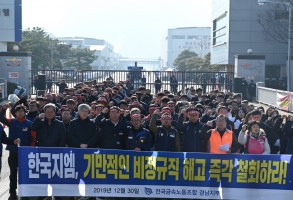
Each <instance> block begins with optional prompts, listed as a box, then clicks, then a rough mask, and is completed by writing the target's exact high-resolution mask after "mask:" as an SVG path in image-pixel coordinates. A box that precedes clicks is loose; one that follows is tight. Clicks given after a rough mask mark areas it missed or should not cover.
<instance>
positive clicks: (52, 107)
mask: <svg viewBox="0 0 293 200" xmlns="http://www.w3.org/2000/svg"><path fill="white" fill-rule="evenodd" d="M61 85H62V87H61V88H60V91H59V93H51V92H49V93H46V94H45V95H44V96H38V97H36V98H34V99H32V98H30V99H27V98H21V99H20V100H19V101H18V102H16V103H15V104H14V105H11V104H5V105H2V106H1V107H0V122H1V123H2V124H3V125H6V126H8V128H9V136H7V134H6V133H5V131H4V129H3V128H2V126H0V134H1V135H0V136H1V137H0V138H1V145H2V143H6V144H7V148H6V149H7V150H8V151H9V157H8V164H9V167H10V189H9V193H10V197H9V200H14V199H17V193H16V189H17V167H18V153H17V145H21V146H37V147H72V148H103V149H120V150H133V151H168V152H206V153H216V154H228V153H244V154H293V117H292V116H290V115H282V116H281V115H280V114H279V112H278V110H276V109H275V108H273V107H271V108H269V109H267V110H265V109H264V108H263V107H257V108H255V107H254V105H253V104H250V103H249V101H247V100H245V99H242V97H241V95H240V94H234V93H233V92H226V93H224V92H221V91H218V90H213V91H209V92H206V93H203V89H202V88H194V87H190V88H186V89H184V90H182V91H179V92H177V91H176V90H177V89H176V88H172V89H171V90H172V92H171V91H168V90H164V91H161V89H160V88H156V93H155V94H152V93H151V91H150V90H149V89H147V88H146V87H145V86H140V87H138V88H134V87H133V85H132V83H131V81H129V80H126V81H119V82H117V83H115V82H114V81H113V80H112V79H107V80H106V81H103V82H101V83H97V82H96V81H91V82H85V83H80V84H77V85H75V86H74V87H73V88H68V86H67V84H66V83H65V81H64V80H62V81H61ZM7 111H10V112H11V114H12V116H13V118H12V119H10V118H9V117H7ZM1 153H2V148H1ZM55 198H56V199H58V197H55ZM60 199H65V198H64V197H62V198H60ZM68 199H70V198H68Z"/></svg>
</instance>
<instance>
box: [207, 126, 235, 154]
mask: <svg viewBox="0 0 293 200" xmlns="http://www.w3.org/2000/svg"><path fill="white" fill-rule="evenodd" d="M232 141H233V132H232V131H231V130H228V129H226V131H225V133H224V135H223V137H222V138H221V135H220V133H219V132H218V130H217V129H212V130H211V137H210V139H209V152H210V153H218V154H226V153H227V152H225V151H221V150H219V148H220V146H221V145H224V144H227V143H228V142H229V144H230V147H229V148H231V146H232Z"/></svg>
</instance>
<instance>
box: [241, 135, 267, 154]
mask: <svg viewBox="0 0 293 200" xmlns="http://www.w3.org/2000/svg"><path fill="white" fill-rule="evenodd" d="M265 141H266V137H265V136H261V137H259V138H258V139H254V138H251V137H250V135H248V136H247V141H246V144H245V146H244V153H245V154H263V152H264V151H265Z"/></svg>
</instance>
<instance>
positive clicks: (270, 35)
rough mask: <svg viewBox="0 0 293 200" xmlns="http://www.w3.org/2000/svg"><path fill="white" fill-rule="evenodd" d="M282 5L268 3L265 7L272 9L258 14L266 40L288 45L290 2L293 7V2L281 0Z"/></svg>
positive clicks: (292, 0) (291, 0)
mask: <svg viewBox="0 0 293 200" xmlns="http://www.w3.org/2000/svg"><path fill="white" fill-rule="evenodd" d="M278 2H283V3H284V4H282V3H276V4H275V3H268V4H265V5H263V6H267V7H269V8H270V9H266V10H263V11H262V12H261V13H260V14H258V19H257V21H258V23H259V24H260V25H261V26H262V27H263V29H264V32H265V34H264V35H265V36H266V39H267V40H269V41H277V42H280V43H284V44H287V43H288V28H289V25H288V20H289V12H288V5H286V4H287V3H288V2H290V4H291V6H292V5H293V0H279V1H278ZM291 21H292V20H291Z"/></svg>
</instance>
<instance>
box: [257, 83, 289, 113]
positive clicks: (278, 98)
mask: <svg viewBox="0 0 293 200" xmlns="http://www.w3.org/2000/svg"><path fill="white" fill-rule="evenodd" d="M256 100H257V101H258V102H260V103H264V104H267V105H269V106H273V107H276V108H278V109H280V110H283V111H288V112H293V106H292V100H293V93H292V92H288V91H283V90H276V89H271V88H267V87H263V86H259V85H258V86H257V99H256Z"/></svg>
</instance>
